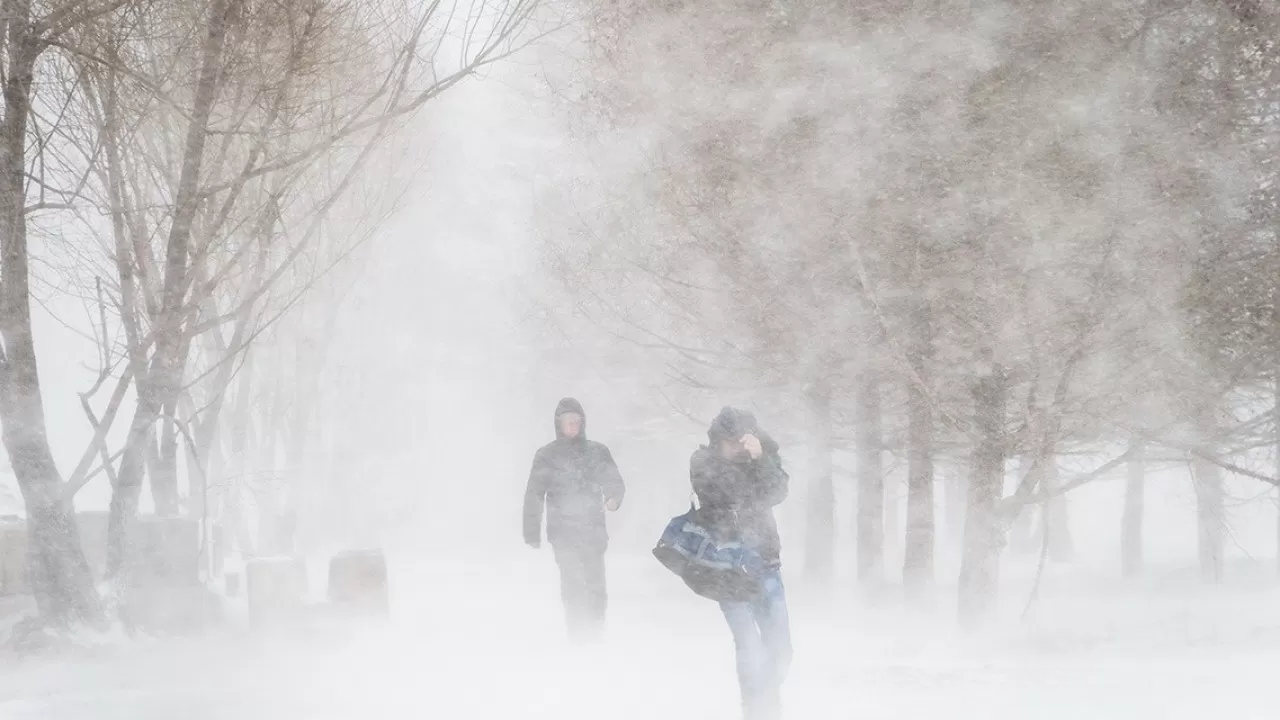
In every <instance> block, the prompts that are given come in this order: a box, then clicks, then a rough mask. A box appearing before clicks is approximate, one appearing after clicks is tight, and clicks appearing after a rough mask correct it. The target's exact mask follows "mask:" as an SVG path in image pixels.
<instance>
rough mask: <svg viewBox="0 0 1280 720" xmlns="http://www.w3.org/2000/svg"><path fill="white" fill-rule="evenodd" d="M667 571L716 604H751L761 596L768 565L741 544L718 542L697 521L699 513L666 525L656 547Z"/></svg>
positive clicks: (693, 510) (681, 517)
mask: <svg viewBox="0 0 1280 720" xmlns="http://www.w3.org/2000/svg"><path fill="white" fill-rule="evenodd" d="M653 556H654V557H656V558H658V562H660V563H662V564H663V566H665V567H666V568H667V569H668V570H670V571H671V572H673V573H675V574H676V575H678V576H679V577H680V579H681V580H683V581H684V584H685V585H688V586H689V589H690V590H692V591H694V592H695V593H697V594H698V595H701V596H702V597H705V598H708V599H710V600H715V601H716V602H748V601H750V600H753V599H754V598H756V597H757V596H758V595H759V594H760V588H761V585H760V580H761V578H762V577H763V575H764V573H765V563H764V560H763V559H762V558H761V557H760V554H759V553H758V552H756V551H755V550H753V549H751V548H749V547H746V546H744V545H743V544H742V543H739V542H733V541H727V542H718V541H717V539H716V538H715V537H713V536H712V534H711V532H710V531H709V530H707V528H705V527H703V526H702V525H701V524H700V523H699V521H698V510H697V509H696V508H695V507H694V506H693V505H692V504H691V505H690V506H689V512H687V513H685V514H683V515H678V516H676V517H674V518H672V519H671V522H669V523H667V527H666V529H665V530H664V531H663V533H662V537H661V538H659V539H658V544H657V546H655V547H654V548H653Z"/></svg>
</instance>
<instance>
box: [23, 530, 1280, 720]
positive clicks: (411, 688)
mask: <svg viewBox="0 0 1280 720" xmlns="http://www.w3.org/2000/svg"><path fill="white" fill-rule="evenodd" d="M391 569H392V580H393V583H394V586H393V596H392V599H393V615H394V617H393V620H392V621H391V622H390V623H389V624H385V625H373V626H358V627H357V626H344V627H341V628H339V627H331V626H323V627H325V628H326V629H323V630H321V629H317V626H315V625H311V626H308V627H307V629H302V628H298V629H295V630H293V631H283V630H281V631H277V632H274V633H270V634H265V635H264V634H257V635H255V634H251V633H249V632H248V631H247V630H245V629H243V628H241V629H238V630H232V631H229V632H227V633H223V634H218V635H215V636H209V637H205V638H186V639H172V638H170V639H152V640H140V641H135V642H131V643H122V644H118V645H112V646H106V647H100V648H97V649H95V650H92V651H85V652H84V653H82V654H80V655H77V656H76V657H74V658H66V657H64V658H57V659H54V658H44V659H28V660H25V661H22V662H15V663H13V664H12V665H10V666H6V667H2V668H0V718H4V720H36V719H39V720H66V719H71V718H93V719H102V720H105V719H107V718H121V719H124V718H128V719H130V720H142V719H144V718H192V719H198V718H218V719H220V720H221V719H223V718H226V719H231V718H235V719H237V720H258V719H261V720H268V719H269V720H303V719H307V720H310V719H313V718H317V719H318V718H442V719H443V718H460V719H465V718H477V719H488V718H521V719H522V720H523V719H530V720H531V719H533V718H557V719H559V720H579V719H583V720H585V719H587V718H591V719H592V720H596V719H605V718H618V719H619V720H625V719H629V718H646V719H648V718H657V717H663V718H674V717H679V718H686V719H691V720H713V719H716V718H734V717H736V711H737V706H736V690H735V684H734V682H735V681H734V676H733V663H732V649H731V643H730V640H729V637H728V633H727V630H726V629H725V628H724V627H723V625H722V623H721V620H720V617H719V615H718V613H717V611H716V609H715V608H714V606H713V605H711V604H710V603H707V602H705V601H702V600H700V599H698V598H696V597H693V596H691V595H689V594H688V593H687V592H686V591H684V589H683V587H682V586H681V585H680V584H679V582H678V581H677V580H675V579H674V578H671V577H668V576H666V575H665V574H664V571H663V570H662V569H661V568H660V567H658V566H657V565H656V563H654V562H653V561H652V560H651V559H649V558H645V557H630V558H623V557H614V558H611V563H610V572H611V580H612V607H611V616H610V631H609V634H608V637H607V639H606V640H605V641H604V642H602V643H601V644H599V645H597V646H590V647H571V646H569V645H568V644H567V643H566V642H565V641H564V640H563V639H562V631H561V625H560V615H559V609H558V605H557V598H556V588H555V575H554V566H553V565H552V563H551V559H550V556H549V553H546V552H543V553H539V554H533V553H530V554H528V555H523V556H518V557H507V558H506V559H501V560H500V559H496V558H486V559H483V560H476V561H475V562H471V563H456V562H455V563H446V562H441V561H430V562H428V561H418V562H414V561H410V560H408V559H406V558H404V557H400V558H395V559H394V561H393V563H392V568H391ZM1027 570H1028V568H1024V567H1010V568H1009V571H1008V572H1007V574H1006V578H1005V580H1006V582H1005V584H1006V586H1007V587H1008V588H1009V592H1008V593H1007V597H1006V600H1005V602H1004V604H1003V606H1002V614H1003V616H1004V617H1003V618H1002V620H1001V622H1000V623H999V624H998V627H996V628H994V629H992V630H991V631H989V632H986V633H983V634H982V635H981V636H979V637H975V636H973V635H966V634H964V633H961V632H960V631H959V630H957V629H956V627H955V624H954V622H953V621H952V615H951V612H950V611H951V606H952V603H951V594H950V592H949V591H946V590H944V591H943V592H941V593H940V597H939V601H938V604H937V605H938V606H937V607H936V608H934V609H933V610H930V611H925V612H916V613H908V612H906V611H905V610H903V609H902V608H901V605H900V604H899V603H897V602H896V601H894V600H893V598H892V593H891V591H890V592H888V593H887V595H886V597H884V598H882V599H881V600H879V601H875V602H869V601H865V600H863V601H859V600H857V599H856V596H855V595H854V593H852V591H848V590H837V591H836V592H835V593H834V597H832V598H830V599H827V600H820V599H819V598H818V597H817V596H816V595H815V594H813V593H810V592H806V591H805V589H804V587H803V585H802V583H800V582H799V580H798V579H793V581H792V583H791V584H792V606H793V607H792V613H793V625H794V634H795V645H796V662H795V665H794V669H793V674H792V676H791V678H790V679H789V681H788V684H787V709H788V712H787V716H788V717H789V718H792V719H794V720H818V719H819V718H930V719H932V718H946V719H947V720H958V719H960V718H975V719H977V718H989V719H993V720H998V719H1003V718H1016V719H1018V720H1025V719H1028V718H1081V719H1086V718H1087V719H1089V720H1099V719H1102V718H1160V719H1162V720H1163V719H1168V720H1174V719H1176V718H1197V720H1200V719H1202V718H1207V717H1214V718H1232V719H1243V718H1274V717H1275V708H1274V697H1273V692H1271V691H1269V690H1268V688H1269V687H1270V684H1271V682H1272V681H1274V677H1275V669H1276V667H1277V663H1278V661H1280V614H1278V613H1276V611H1275V608H1277V607H1280V587H1278V586H1277V585H1276V584H1275V582H1273V581H1272V580H1270V579H1269V578H1266V577H1265V576H1266V569H1265V568H1261V567H1257V568H1253V569H1249V568H1245V569H1244V570H1241V571H1239V572H1237V577H1236V579H1235V581H1234V582H1233V583H1232V584H1230V585H1229V586H1227V587H1221V588H1204V587H1200V586H1199V585H1198V584H1197V583H1195V582H1194V580H1193V579H1192V578H1190V577H1187V576H1186V574H1185V573H1173V574H1170V573H1159V572H1153V574H1152V575H1153V577H1152V579H1150V580H1147V581H1145V582H1144V583H1142V584H1140V585H1138V586H1124V585H1122V584H1120V583H1118V582H1112V581H1104V580H1101V579H1099V580H1096V581H1091V580H1090V578H1089V577H1087V576H1084V575H1082V574H1081V573H1080V572H1079V571H1073V572H1075V574H1074V575H1073V576H1071V577H1065V576H1061V575H1054V574H1051V575H1050V576H1049V577H1048V579H1047V581H1046V584H1045V586H1044V588H1043V597H1042V599H1041V600H1040V601H1039V602H1038V603H1037V604H1036V605H1035V606H1034V607H1033V609H1032V611H1031V613H1030V614H1029V615H1028V617H1027V619H1026V620H1025V621H1023V622H1019V621H1018V619H1017V617H1018V615H1019V614H1020V612H1021V609H1022V606H1023V604H1024V602H1025V593H1022V592H1021V590H1023V589H1025V587H1026V586H1027V584H1028V582H1029V581H1028V578H1027V576H1026V575H1027ZM1250 578H1252V579H1250ZM1068 587H1069V588H1071V590H1067V588H1068Z"/></svg>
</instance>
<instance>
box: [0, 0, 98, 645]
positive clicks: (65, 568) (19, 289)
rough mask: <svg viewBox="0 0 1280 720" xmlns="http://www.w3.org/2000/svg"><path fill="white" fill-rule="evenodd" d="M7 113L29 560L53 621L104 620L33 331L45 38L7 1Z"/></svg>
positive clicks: (1, 218)
mask: <svg viewBox="0 0 1280 720" xmlns="http://www.w3.org/2000/svg"><path fill="white" fill-rule="evenodd" d="M6 14H7V15H8V18H7V19H6V32H7V34H8V38H7V41H8V43H7V45H6V47H5V51H6V52H7V57H6V60H7V62H6V63H5V64H6V67H5V71H6V72H5V77H4V105H5V108H4V118H3V120H0V337H2V338H3V341H4V347H3V350H2V351H0V425H2V426H3V437H4V446H5V449H6V450H7V451H8V454H9V463H10V465H11V466H12V468H13V473H14V476H15V477H16V478H17V481H18V488H19V489H20V490H21V492H22V498H23V502H24V504H25V506H26V512H27V537H28V550H27V565H28V570H29V578H30V581H31V586H32V590H33V592H34V595H35V599H36V604H37V607H38V608H39V611H40V614H41V616H42V618H43V619H44V620H45V622H47V623H49V624H52V625H58V626H66V625H70V624H73V623H77V622H96V621H97V620H98V618H99V617H100V607H99V603H98V597H97V593H96V592H95V591H94V586H93V577H92V574H91V572H90V570H89V564H88V562H87V561H86V560H85V555H84V550H83V548H82V547H81V546H80V533H79V531H78V529H77V526H76V519H75V510H74V508H73V507H72V505H71V503H70V501H64V500H63V498H62V485H63V482H62V477H61V476H60V475H59V473H58V469H57V466H56V465H55V464H54V461H53V452H52V450H51V449H50V447H49V439H48V436H47V434H46V425H45V414H44V403H43V400H42V399H41V395H40V376H39V372H38V370H37V365H36V349H35V338H34V337H33V335H32V329H31V295H30V266H29V260H30V258H29V256H28V251H27V225H26V169H27V168H26V165H27V156H26V149H27V148H26V140H27V121H28V118H29V116H30V113H31V86H32V82H33V79H34V68H35V62H36V58H37V56H38V55H39V53H40V50H41V45H40V41H39V39H38V38H36V37H35V33H34V30H33V28H32V26H31V18H30V7H29V6H28V5H26V4H23V3H14V4H9V5H6Z"/></svg>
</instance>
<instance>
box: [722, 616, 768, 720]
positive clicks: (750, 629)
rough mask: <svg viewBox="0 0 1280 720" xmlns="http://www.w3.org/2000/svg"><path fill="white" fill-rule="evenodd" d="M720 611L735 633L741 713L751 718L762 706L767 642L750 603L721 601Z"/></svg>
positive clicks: (730, 629) (734, 642) (734, 647)
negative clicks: (763, 638)
mask: <svg viewBox="0 0 1280 720" xmlns="http://www.w3.org/2000/svg"><path fill="white" fill-rule="evenodd" d="M720 611H721V612H723V613H724V619H725V620H726V621H727V622H728V623H729V632H730V633H732V634H733V649H734V653H735V657H736V661H737V669H738V689H739V692H740V694H741V698H742V712H743V714H744V716H746V717H748V718H751V717H753V713H754V712H755V708H756V707H757V706H758V705H759V695H760V691H761V688H762V683H763V682H764V680H765V675H766V662H767V658H766V655H765V647H764V643H763V641H762V640H761V637H760V630H759V628H758V627H757V626H756V618H755V611H754V609H753V608H752V604H751V603H749V602H722V603H720Z"/></svg>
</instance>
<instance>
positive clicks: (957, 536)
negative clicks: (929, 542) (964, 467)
mask: <svg viewBox="0 0 1280 720" xmlns="http://www.w3.org/2000/svg"><path fill="white" fill-rule="evenodd" d="M945 487H946V493H945V494H944V495H943V502H944V503H946V506H945V507H944V508H943V511H944V512H945V513H946V517H947V537H948V538H949V539H950V541H951V546H952V547H959V546H961V545H962V544H963V543H964V508H965V503H966V502H968V498H969V473H968V472H967V471H964V472H956V471H955V470H954V469H953V470H952V472H951V476H950V477H948V478H947V480H946V483H945Z"/></svg>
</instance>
